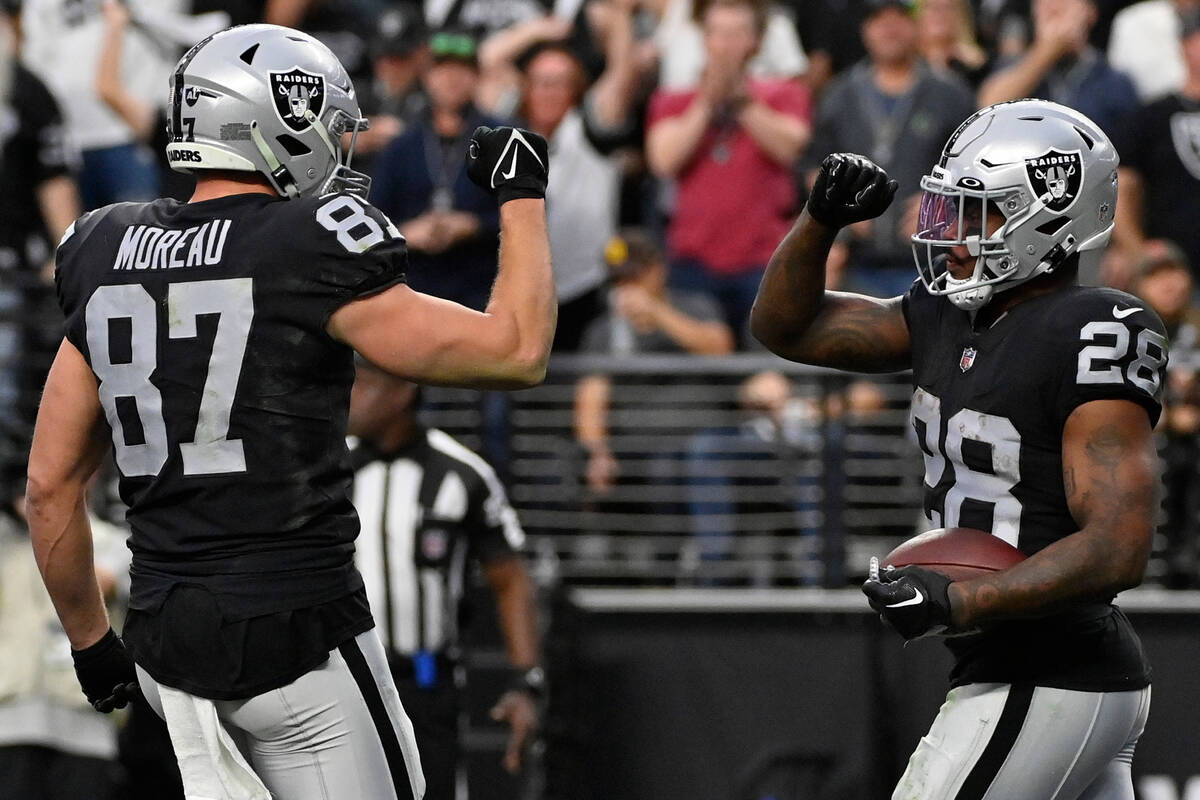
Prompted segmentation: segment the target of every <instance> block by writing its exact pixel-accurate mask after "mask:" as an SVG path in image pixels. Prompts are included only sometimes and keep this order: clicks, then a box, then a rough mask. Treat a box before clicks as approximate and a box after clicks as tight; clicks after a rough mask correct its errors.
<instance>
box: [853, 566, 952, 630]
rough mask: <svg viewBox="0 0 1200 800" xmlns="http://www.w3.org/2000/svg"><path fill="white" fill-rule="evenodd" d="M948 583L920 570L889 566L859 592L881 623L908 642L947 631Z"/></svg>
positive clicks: (948, 619)
mask: <svg viewBox="0 0 1200 800" xmlns="http://www.w3.org/2000/svg"><path fill="white" fill-rule="evenodd" d="M952 582H953V581H951V580H950V579H949V578H947V577H946V576H945V575H942V574H941V573H938V572H934V571H933V570H929V569H925V568H924V567H914V566H908V567H901V568H900V569H896V568H894V567H889V568H888V569H887V570H886V571H885V572H884V573H883V575H881V576H880V577H879V579H874V578H871V579H869V580H867V582H866V583H864V584H863V586H862V590H863V594H865V595H866V596H867V601H868V602H869V603H870V604H871V608H873V609H875V610H876V611H878V612H879V616H880V617H881V618H882V619H883V620H884V622H887V623H888V624H889V625H891V626H892V627H893V628H895V629H896V630H897V631H898V632H899V633H900V635H901V636H903V637H904V638H905V640H909V641H911V640H913V639H922V638H924V637H926V636H940V635H943V634H945V633H947V632H948V631H949V630H950V628H951V616H950V584H951V583H952Z"/></svg>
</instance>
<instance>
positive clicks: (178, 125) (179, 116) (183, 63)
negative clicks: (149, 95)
mask: <svg viewBox="0 0 1200 800" xmlns="http://www.w3.org/2000/svg"><path fill="white" fill-rule="evenodd" d="M216 35H217V34H215V33H214V34H212V35H211V36H208V37H206V38H204V39H201V40H200V41H198V42H196V43H195V44H194V45H192V49H191V50H188V51H187V52H186V53H184V54H183V58H181V59H179V64H177V65H176V67H175V78H174V80H173V81H172V82H171V93H172V94H173V95H174V96H173V97H172V98H171V141H173V142H182V141H183V73H184V72H186V71H187V68H188V65H189V64H191V63H192V59H194V58H195V57H196V54H197V53H199V52H200V50H201V49H203V47H204V45H206V44H208V43H209V42H211V41H212V39H213V36H216Z"/></svg>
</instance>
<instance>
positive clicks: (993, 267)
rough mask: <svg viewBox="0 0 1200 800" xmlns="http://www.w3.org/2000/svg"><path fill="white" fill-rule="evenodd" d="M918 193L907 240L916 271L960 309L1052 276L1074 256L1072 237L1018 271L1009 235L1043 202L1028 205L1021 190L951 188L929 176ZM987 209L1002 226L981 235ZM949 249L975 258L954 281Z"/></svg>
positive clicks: (973, 307)
mask: <svg viewBox="0 0 1200 800" xmlns="http://www.w3.org/2000/svg"><path fill="white" fill-rule="evenodd" d="M974 183H980V182H979V181H974ZM921 188H922V189H924V190H925V192H924V194H923V195H922V197H921V207H920V211H919V212H918V215H917V233H916V234H915V235H914V236H913V237H912V248H913V257H914V259H915V260H916V264H917V272H918V274H919V275H920V277H921V282H922V283H923V284H925V288H926V290H928V291H929V293H930V294H933V295H945V296H947V297H949V298H950V302H952V303H954V305H956V306H958V307H959V308H961V309H963V310H966V311H974V310H976V309H979V308H982V307H983V306H984V305H986V304H987V303H988V301H989V300H991V298H992V296H993V295H994V294H995V293H996V292H999V291H1004V290H1005V289H1011V288H1013V287H1015V286H1019V285H1021V284H1022V283H1025V282H1026V281H1028V280H1030V279H1031V278H1034V277H1036V276H1038V275H1042V274H1045V273H1048V272H1050V271H1052V270H1053V269H1054V267H1056V266H1057V265H1058V264H1060V263H1062V261H1063V259H1065V258H1066V256H1068V255H1070V253H1071V252H1073V251H1074V248H1073V245H1074V244H1075V240H1074V237H1073V236H1069V235H1068V236H1067V237H1066V238H1065V239H1064V241H1063V242H1062V245H1063V246H1062V247H1055V248H1054V250H1053V251H1052V252H1051V253H1050V254H1048V256H1047V258H1046V259H1043V260H1041V261H1039V262H1038V263H1036V264H1035V265H1033V267H1032V268H1025V269H1022V259H1021V258H1020V256H1019V255H1018V254H1017V253H1015V252H1013V250H1012V248H1011V247H1010V246H1009V242H1011V241H1012V234H1013V233H1015V232H1016V231H1017V229H1018V228H1020V227H1021V226H1022V225H1025V224H1026V223H1028V222H1029V221H1030V220H1031V219H1032V218H1033V217H1035V216H1036V215H1037V213H1038V212H1039V211H1040V210H1042V209H1043V208H1045V203H1044V198H1035V199H1032V200H1031V199H1030V196H1029V194H1028V192H1026V191H1024V190H1023V189H1020V188H1016V187H1010V188H1006V189H1000V190H989V189H986V188H968V187H965V186H962V185H960V186H953V187H951V186H947V185H945V184H944V183H942V182H940V181H938V180H937V179H935V178H933V177H931V176H925V177H924V178H922V179H921ZM989 209H990V210H991V212H992V213H991V223H992V224H993V225H994V224H995V222H996V220H1001V222H1000V223H999V224H998V225H995V229H994V230H992V231H989V232H985V231H984V229H983V228H984V222H985V220H988V219H989V216H988V211H989ZM954 248H965V249H966V251H967V253H968V254H969V255H970V256H972V257H974V258H975V267H974V270H973V272H972V273H971V275H969V276H967V277H963V278H955V277H954V275H953V274H952V273H951V271H950V269H949V266H950V262H951V251H952V250H953V249H954ZM1025 261H1026V262H1028V259H1025Z"/></svg>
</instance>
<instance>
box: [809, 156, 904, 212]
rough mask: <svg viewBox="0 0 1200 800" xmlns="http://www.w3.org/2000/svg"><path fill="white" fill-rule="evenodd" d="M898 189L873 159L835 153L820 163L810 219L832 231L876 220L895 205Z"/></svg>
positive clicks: (813, 189)
mask: <svg viewBox="0 0 1200 800" xmlns="http://www.w3.org/2000/svg"><path fill="white" fill-rule="evenodd" d="M897 186H899V184H898V183H896V181H894V180H889V179H888V176H887V173H886V172H884V171H883V169H882V168H881V167H879V166H877V165H876V164H874V163H872V162H871V160H870V159H868V158H864V157H863V156H859V155H855V154H853V153H833V154H831V155H828V156H825V160H824V161H822V162H821V169H820V171H819V172H818V173H817V180H816V181H815V182H814V183H813V187H812V194H810V195H809V197H808V215H809V216H810V217H812V218H813V219H815V220H816V221H817V222H820V223H821V224H822V225H828V226H829V227H831V228H841V227H843V226H845V225H850V224H851V223H854V222H862V221H863V220H864V219H874V218H875V217H878V216H879V215H880V214H882V213H883V212H884V211H886V210H887V207H888V206H889V205H891V204H892V198H893V197H895V196H896V187H897Z"/></svg>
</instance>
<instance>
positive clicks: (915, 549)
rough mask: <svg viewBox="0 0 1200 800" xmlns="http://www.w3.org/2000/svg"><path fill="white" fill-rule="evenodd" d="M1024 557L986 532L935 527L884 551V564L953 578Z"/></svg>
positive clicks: (997, 567)
mask: <svg viewBox="0 0 1200 800" xmlns="http://www.w3.org/2000/svg"><path fill="white" fill-rule="evenodd" d="M1024 560H1025V554H1024V553H1022V552H1021V551H1020V550H1018V549H1017V548H1015V547H1013V546H1012V545H1011V544H1009V543H1008V542H1006V541H1004V540H1003V539H1001V538H999V537H997V536H993V535H992V534H990V533H988V532H987V531H977V530H974V529H972V528H938V529H936V530H932V531H926V532H925V533H922V534H920V535H919V536H914V537H913V538H911V539H909V540H908V541H906V542H905V543H904V544H902V545H900V546H899V547H897V548H896V549H895V550H893V551H892V552H890V553H888V554H887V557H886V558H884V559H883V560H882V562H881V564H882V565H883V566H885V567H886V566H889V565H890V566H893V567H906V566H909V565H910V564H915V565H916V566H918V567H925V568H926V569H931V570H933V571H934V572H940V573H941V574H943V575H946V576H948V577H950V578H952V579H954V580H956V581H962V580H967V579H968V578H975V577H978V576H980V575H983V574H985V573H988V572H996V571H997V570H1002V569H1008V568H1009V567H1011V566H1012V565H1013V564H1016V563H1018V562H1020V561H1024Z"/></svg>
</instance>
